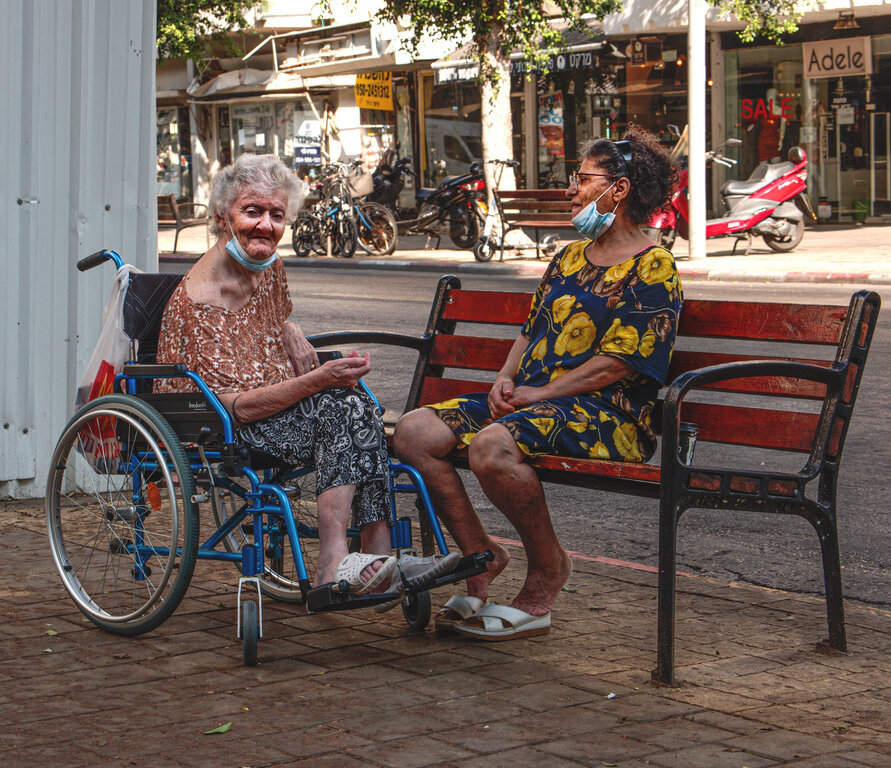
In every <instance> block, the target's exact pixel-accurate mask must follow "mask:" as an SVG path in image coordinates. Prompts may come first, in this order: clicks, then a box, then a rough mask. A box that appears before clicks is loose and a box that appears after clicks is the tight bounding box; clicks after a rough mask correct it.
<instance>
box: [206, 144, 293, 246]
mask: <svg viewBox="0 0 891 768" xmlns="http://www.w3.org/2000/svg"><path fill="white" fill-rule="evenodd" d="M245 190H250V191H251V192H255V193H258V194H269V193H275V192H284V193H285V195H287V197H288V205H287V212H286V215H287V218H288V220H289V221H290V220H292V219H293V218H294V217H295V216H296V215H297V211H298V210H299V209H300V204H301V203H302V202H303V184H302V182H301V181H300V180H299V179H298V178H297V177H296V176H295V175H294V174H293V173H292V172H291V171H289V170H288V169H287V168H286V167H285V164H284V163H283V162H282V161H281V160H280V159H279V158H278V156H277V155H252V154H243V155H239V156H238V158H237V159H236V161H235V162H234V163H232V165H227V166H226V167H225V168H223V169H222V170H221V171H219V172H218V173H217V174H216V175H215V176H214V177H213V182H212V183H211V188H210V204H209V206H208V207H209V208H210V217H211V218H210V233H211V234H212V235H219V234H221V232H220V228H219V227H218V226H217V222H216V219H217V217H218V216H219V217H220V218H223V219H225V218H226V216H228V215H229V211H230V209H231V208H232V204H233V203H234V202H235V201H236V200H237V199H238V197H239V196H240V195H241V194H242V193H243V192H244V191H245Z"/></svg>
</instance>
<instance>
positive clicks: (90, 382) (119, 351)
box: [74, 264, 140, 468]
mask: <svg viewBox="0 0 891 768" xmlns="http://www.w3.org/2000/svg"><path fill="white" fill-rule="evenodd" d="M139 271H140V270H138V269H137V268H136V267H133V266H131V265H130V264H124V266H123V267H121V268H120V269H119V270H118V271H117V274H116V275H115V281H114V286H113V287H112V289H111V296H110V297H109V299H108V303H107V304H106V305H105V311H104V312H103V314H102V332H101V333H100V334H99V341H98V342H96V349H95V350H93V356H92V357H91V358H90V362H89V363H87V369H86V371H84V375H83V376H82V377H81V380H80V384H79V385H78V387H77V395H76V397H75V401H74V410H75V411H78V410H80V409H81V408H82V407H83V406H84V405H86V404H87V403H88V402H90V401H91V400H95V399H96V398H97V397H102V395H108V394H111V392H112V387H113V385H114V377H115V376H116V375H117V374H118V373H120V372H121V370H122V369H123V367H124V363H125V362H126V360H127V355H128V352H129V350H130V339H129V337H128V336H127V334H126V333H124V297H125V296H126V295H127V288H128V286H129V285H130V275H131V274H133V273H134V272H139ZM78 444H79V445H78V450H80V451H81V453H83V454H84V456H85V457H86V458H87V460H88V461H89V462H90V464H91V465H92V466H93V467H94V468H96V467H98V466H99V465H100V464H105V463H106V461H107V460H108V459H116V458H117V456H118V441H117V435H116V429H115V424H114V420H113V419H111V418H108V419H105V418H103V419H98V420H97V421H90V422H88V426H87V427H85V428H84V429H83V430H82V432H81V435H80V440H79V441H78Z"/></svg>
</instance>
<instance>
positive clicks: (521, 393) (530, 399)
mask: <svg viewBox="0 0 891 768" xmlns="http://www.w3.org/2000/svg"><path fill="white" fill-rule="evenodd" d="M508 399H509V401H510V405H511V406H512V408H511V410H512V411H514V410H516V409H517V408H525V407H526V406H527V405H532V404H533V403H540V402H541V401H542V400H546V399H547V398H546V397H545V395H544V393H543V392H542V388H541V387H526V386H520V387H516V388H515V389H514V391H513V393H512V394H511V396H510V397H509V398H508Z"/></svg>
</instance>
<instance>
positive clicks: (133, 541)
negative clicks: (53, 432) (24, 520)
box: [46, 395, 198, 635]
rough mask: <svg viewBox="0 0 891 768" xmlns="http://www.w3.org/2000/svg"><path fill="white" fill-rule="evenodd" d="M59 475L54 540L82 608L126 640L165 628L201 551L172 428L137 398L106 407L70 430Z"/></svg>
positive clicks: (53, 499)
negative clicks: (127, 636)
mask: <svg viewBox="0 0 891 768" xmlns="http://www.w3.org/2000/svg"><path fill="white" fill-rule="evenodd" d="M97 455H98V456H99V457H100V458H95V456H97ZM88 457H89V458H88ZM50 467H51V469H50V473H49V477H48V479H47V485H46V521H47V533H48V536H49V541H50V547H51V549H52V554H53V560H54V561H55V564H56V568H57V569H58V571H59V575H60V576H61V577H62V583H63V585H64V586H65V589H66V590H67V591H68V594H69V595H71V597H72V599H73V600H74V602H75V604H76V605H77V607H78V608H79V609H80V610H81V611H82V612H83V613H84V614H85V615H86V616H87V618H89V620H90V621H92V622H93V623H94V624H96V625H97V626H99V627H102V628H103V629H105V630H107V631H108V632H113V633H115V634H119V635H138V634H141V633H143V632H148V631H149V630H151V629H154V628H155V627H157V626H159V625H160V624H162V623H163V622H164V621H165V620H166V619H167V618H168V617H169V616H170V614H171V613H173V611H174V610H175V609H176V606H177V605H178V604H179V602H180V601H181V600H182V598H183V595H184V594H185V591H186V588H187V587H188V584H189V580H190V579H191V578H192V572H193V571H194V568H195V558H196V553H197V550H198V513H197V511H196V509H195V506H194V504H193V503H192V496H193V494H194V493H195V485H194V479H193V477H192V471H191V467H190V465H189V462H188V460H187V459H186V456H185V452H184V451H183V448H182V445H181V444H180V442H179V439H178V438H177V437H176V435H175V434H174V432H173V430H172V429H171V428H170V425H169V424H168V423H167V422H166V421H165V420H164V418H163V417H162V416H161V415H160V414H159V413H158V412H157V411H156V410H155V409H154V408H152V407H151V406H149V405H147V404H145V403H143V402H142V401H141V400H138V399H136V398H134V397H128V396H125V395H106V396H105V397H100V398H97V399H96V400H94V401H93V402H91V403H88V404H87V405H86V406H84V407H83V408H81V409H80V410H79V411H78V412H77V413H76V414H75V415H74V416H73V417H72V419H71V421H70V422H68V425H67V426H66V427H65V430H64V431H63V433H62V436H61V437H60V438H59V442H58V444H57V445H56V449H55V452H54V453H53V458H52V462H51V464H50Z"/></svg>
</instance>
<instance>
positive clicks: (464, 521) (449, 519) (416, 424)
mask: <svg viewBox="0 0 891 768" xmlns="http://www.w3.org/2000/svg"><path fill="white" fill-rule="evenodd" d="M457 442H458V440H457V438H456V437H455V435H454V433H453V432H452V430H451V429H449V428H448V427H447V426H446V425H445V424H444V423H443V421H442V420H441V419H440V418H439V417H438V416H437V415H436V414H435V413H434V412H433V411H432V410H430V409H429V408H419V409H418V410H416V411H412V412H411V413H407V414H406V415H405V416H403V417H402V418H401V419H400V420H399V423H398V424H397V425H396V435H395V438H394V445H395V448H396V452H397V453H398V454H399V456H400V457H401V458H402V460H403V461H404V462H405V463H406V464H410V465H411V466H413V467H414V468H415V469H417V470H418V472H420V473H421V477H423V478H424V481H425V482H426V484H427V490H428V491H429V492H430V497H431V499H432V500H433V507H434V509H435V510H436V514H437V516H438V517H439V519H440V520H441V521H442V522H443V523H444V524H445V526H446V528H448V530H449V533H451V534H452V537H453V538H454V539H455V542H456V543H457V544H458V548H459V549H460V550H461V552H462V553H463V554H465V555H467V554H470V553H473V552H484V551H485V550H487V549H490V550H492V552H493V554H494V555H495V560H494V561H493V562H491V563H489V569H488V571H487V572H486V573H483V574H480V575H479V576H474V577H473V578H471V579H468V580H467V594H468V595H470V596H472V597H479V598H480V599H482V600H485V599H486V598H487V597H488V595H489V584H490V583H491V581H492V580H493V579H494V578H495V577H496V576H497V575H498V574H499V573H501V572H502V571H503V570H504V568H505V566H506V565H507V562H508V560H510V555H509V554H508V551H507V550H506V549H505V548H504V547H502V546H501V545H500V544H497V543H496V542H495V541H494V540H493V539H492V537H491V536H489V534H488V533H486V529H485V528H483V524H482V523H481V522H480V519H479V517H478V516H477V514H476V510H475V509H474V508H473V504H471V502H470V497H469V496H468V495H467V491H466V490H465V488H464V483H462V482H461V478H460V477H459V476H458V473H457V472H456V471H455V468H454V467H453V466H452V465H451V463H450V462H449V461H447V460H446V459H445V458H444V457H445V456H446V455H447V454H448V453H449V452H450V451H451V450H452V449H453V448H454V447H455V445H456V443H457Z"/></svg>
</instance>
